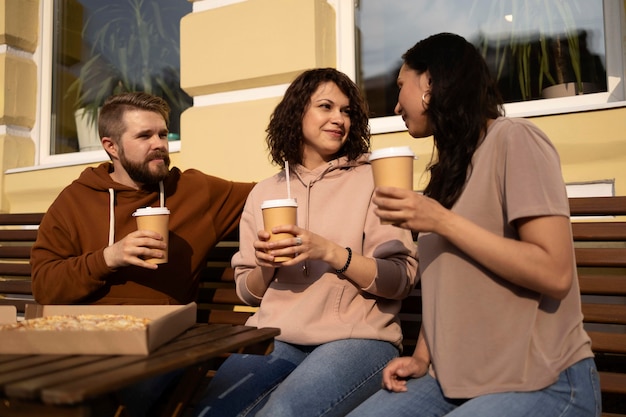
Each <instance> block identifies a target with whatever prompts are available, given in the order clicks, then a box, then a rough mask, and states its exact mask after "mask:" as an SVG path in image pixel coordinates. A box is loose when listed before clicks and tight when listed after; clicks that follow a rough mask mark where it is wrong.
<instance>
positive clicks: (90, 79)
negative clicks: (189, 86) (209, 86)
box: [50, 0, 192, 154]
mask: <svg viewBox="0 0 626 417" xmlns="http://www.w3.org/2000/svg"><path fill="white" fill-rule="evenodd" d="M191 8H192V5H191V3H190V2H188V1H181V0H176V1H172V0H149V1H147V0H107V1H102V0H55V1H54V45H53V57H54V61H53V82H52V90H53V91H52V125H51V135H52V138H51V141H50V153H51V154H62V153H69V152H77V151H79V150H82V151H89V150H98V149H101V147H100V145H99V139H98V137H97V133H96V127H95V123H94V121H95V118H96V117H97V112H98V107H99V106H100V105H101V104H102V102H103V101H104V100H105V99H106V97H108V96H109V95H111V94H114V93H118V92H123V91H147V92H150V93H152V94H156V95H158V96H161V97H163V98H164V99H165V100H167V101H168V103H169V104H170V106H171V107H172V114H171V121H170V131H171V132H172V133H173V135H172V137H174V138H176V135H177V134H179V132H180V114H181V112H182V111H183V110H184V109H186V108H187V107H189V106H190V105H191V102H192V101H191V98H190V97H189V96H188V95H187V94H186V93H185V92H183V91H182V90H181V88H180V79H179V77H180V19H181V18H182V17H183V16H184V15H186V14H188V13H190V12H191ZM83 112H84V113H83ZM81 115H82V117H81ZM83 125H84V126H83ZM83 127H84V129H85V130H83ZM83 132H84V133H83ZM88 141H91V142H88Z"/></svg>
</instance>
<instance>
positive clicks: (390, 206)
mask: <svg viewBox="0 0 626 417" xmlns="http://www.w3.org/2000/svg"><path fill="white" fill-rule="evenodd" d="M372 201H373V202H374V204H375V205H376V206H377V208H376V209H375V210H374V213H376V215H377V216H378V217H380V218H381V219H382V220H386V221H389V222H391V223H393V224H394V225H396V226H399V227H402V228H405V229H410V230H413V231H416V232H437V228H438V227H439V225H440V224H441V223H442V222H443V221H444V219H445V216H446V215H448V214H449V213H450V211H449V210H447V209H446V208H445V207H443V206H442V205H441V204H439V202H437V201H436V200H433V199H432V198H429V197H426V196H424V195H422V194H419V193H416V192H415V191H411V190H405V189H401V188H394V187H378V188H376V191H375V192H374V198H373V199H372Z"/></svg>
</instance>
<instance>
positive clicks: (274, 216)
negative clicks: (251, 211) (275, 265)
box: [261, 198, 298, 262]
mask: <svg viewBox="0 0 626 417" xmlns="http://www.w3.org/2000/svg"><path fill="white" fill-rule="evenodd" d="M261 210H262V211H263V228H264V229H265V231H267V232H268V233H270V242H273V241H276V240H281V239H288V238H290V237H293V235H292V234H290V233H276V234H274V233H272V228H273V227H275V226H281V225H285V224H296V220H297V211H298V203H297V201H296V200H295V199H294V198H285V199H279V200H265V201H264V202H263V203H262V204H261ZM291 258H292V257H289V256H277V257H275V258H274V261H275V262H285V261H288V260H289V259H291Z"/></svg>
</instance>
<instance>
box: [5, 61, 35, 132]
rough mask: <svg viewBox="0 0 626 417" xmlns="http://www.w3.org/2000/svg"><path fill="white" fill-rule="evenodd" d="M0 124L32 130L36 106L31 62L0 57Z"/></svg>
mask: <svg viewBox="0 0 626 417" xmlns="http://www.w3.org/2000/svg"><path fill="white" fill-rule="evenodd" d="M0 77H1V78H0V80H2V82H3V83H4V85H2V84H0V88H3V89H4V94H2V95H1V96H2V97H1V98H0V124H6V125H16V126H24V127H28V128H32V127H33V125H34V124H35V114H36V108H37V106H36V104H37V67H36V65H35V63H34V62H33V61H30V60H27V59H24V58H21V57H17V56H13V55H8V54H4V55H0Z"/></svg>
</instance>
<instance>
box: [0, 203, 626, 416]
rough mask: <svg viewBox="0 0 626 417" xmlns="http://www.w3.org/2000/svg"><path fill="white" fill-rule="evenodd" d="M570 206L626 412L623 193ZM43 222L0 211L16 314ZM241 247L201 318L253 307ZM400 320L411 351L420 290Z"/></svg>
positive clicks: (227, 318) (606, 386) (218, 255)
mask: <svg viewBox="0 0 626 417" xmlns="http://www.w3.org/2000/svg"><path fill="white" fill-rule="evenodd" d="M570 209H571V213H572V231H573V236H574V241H575V248H576V249H575V250H576V262H577V266H578V273H579V284H580V291H581V297H582V311H583V314H584V316H585V318H584V325H585V328H586V329H587V331H588V333H589V335H590V337H591V339H592V349H593V351H594V353H595V355H596V356H595V359H596V363H597V365H598V370H599V371H600V379H601V387H602V397H603V414H602V415H603V416H604V417H618V416H622V417H626V220H624V217H623V216H626V196H623V197H593V198H570ZM40 220H41V214H27V215H21V214H20V215H18V214H10V215H6V214H4V215H3V214H0V245H1V246H0V258H1V259H0V304H13V305H16V306H17V307H18V311H23V306H24V304H25V303H27V302H29V301H28V300H27V299H25V297H28V296H29V295H30V284H29V280H30V265H28V262H27V259H28V256H27V255H24V254H25V253H27V252H29V248H30V246H29V245H31V244H32V242H33V241H34V237H35V234H34V233H36V232H33V230H32V227H33V225H34V224H38V221H40ZM5 227H6V228H7V229H11V230H12V231H10V232H9V230H3V229H4V228H5ZM15 227H19V228H18V230H15ZM25 248H28V249H25ZM238 248H239V241H238V236H237V235H236V234H233V235H231V236H229V237H228V238H227V239H224V240H223V241H222V242H220V243H219V244H218V246H217V247H216V248H215V249H214V250H213V251H212V252H211V253H210V255H209V259H208V263H207V268H206V270H205V271H204V273H203V276H202V283H201V286H200V293H199V298H198V321H199V322H209V323H229V324H243V323H245V321H246V320H247V318H248V317H250V315H251V314H253V312H254V311H255V309H254V308H251V307H249V306H245V305H243V304H242V303H241V301H240V300H239V299H238V297H237V295H236V293H235V286H234V279H233V270H232V268H231V266H230V259H231V257H232V255H233V254H234V253H235V252H236V251H237V250H238ZM17 265H21V266H19V267H18V266H17ZM400 318H401V321H402V328H403V332H404V353H403V354H407V355H408V354H411V353H412V351H413V349H414V346H415V342H416V340H417V334H418V331H419V326H420V321H421V296H420V290H419V288H416V289H415V290H414V291H413V292H412V294H411V295H410V296H409V297H408V298H407V299H406V300H405V301H404V302H403V305H402V311H401V314H400Z"/></svg>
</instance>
